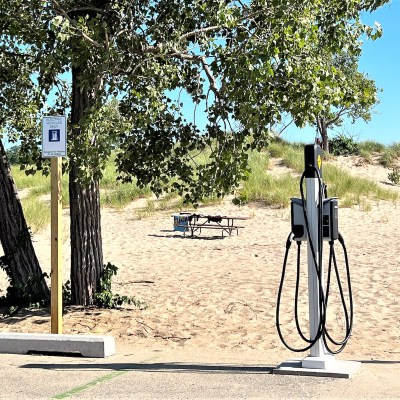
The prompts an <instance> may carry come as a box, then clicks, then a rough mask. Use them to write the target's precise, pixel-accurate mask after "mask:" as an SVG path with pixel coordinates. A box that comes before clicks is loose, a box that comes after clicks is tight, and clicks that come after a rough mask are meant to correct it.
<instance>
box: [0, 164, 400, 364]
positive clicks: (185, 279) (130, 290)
mask: <svg viewBox="0 0 400 400" xmlns="http://www.w3.org/2000/svg"><path fill="white" fill-rule="evenodd" d="M339 162H341V165H343V167H344V168H348V169H350V170H351V171H352V173H355V174H360V175H363V174H364V175H366V176H369V177H370V178H374V179H376V180H377V181H379V182H380V184H382V185H384V186H385V187H388V188H392V189H393V190H398V188H397V187H393V186H391V185H390V184H389V182H388V181H387V170H385V169H384V168H383V167H380V166H377V165H361V166H359V167H357V166H356V163H357V161H356V160H354V159H349V158H347V159H343V160H339ZM200 211H201V213H203V214H206V213H210V214H225V215H235V216H247V217H250V218H249V219H248V220H245V221H241V223H242V222H243V226H244V228H243V229H241V230H240V232H239V234H238V235H236V234H233V235H232V236H230V237H226V236H225V237H223V238H222V237H221V236H219V232H214V231H212V230H209V231H207V232H202V234H201V235H200V236H199V237H194V238H188V237H183V234H182V233H178V232H174V231H173V229H172V228H173V221H172V217H171V212H170V211H169V212H162V211H159V212H156V213H155V214H154V215H152V216H151V217H148V218H144V219H139V218H138V216H137V213H136V212H135V209H134V207H133V206H129V207H127V208H126V209H124V210H122V211H116V210H112V209H103V212H102V229H103V243H104V260H105V262H111V263H112V264H115V265H116V266H117V267H118V274H117V276H116V277H114V280H113V291H114V292H115V293H119V294H121V295H128V296H135V297H136V298H137V299H138V300H140V301H143V302H145V303H146V305H147V308H146V309H143V310H140V309H137V308H135V307H131V306H129V307H126V308H122V309H117V310H104V309H94V308H86V309H85V308H82V307H66V310H65V315H64V318H63V326H64V328H63V329H64V333H76V334H87V333H91V334H107V335H111V336H113V337H114V338H115V339H116V341H117V344H118V345H119V346H121V348H124V349H134V348H139V347H140V348H141V349H145V348H148V349H159V350H162V349H167V350H168V351H173V350H176V351H178V350H179V351H180V350H185V351H188V352H191V353H192V354H195V353H196V352H198V353H199V354H200V353H201V354H202V355H204V354H207V352H208V353H209V354H215V353H216V352H219V351H221V352H229V353H230V354H235V352H237V353H238V354H239V353H240V354H253V355H258V357H259V358H261V359H263V360H265V362H266V363H268V364H269V365H274V364H278V363H280V362H282V361H284V360H285V359H288V358H291V357H293V356H294V354H293V353H292V352H291V351H289V350H287V349H286V348H285V347H284V346H283V344H282V343H281V341H280V339H279V337H278V335H277V330H276V326H275V311H276V301H277V291H278V285H279V281H280V277H281V271H282V263H283V257H284V252H285V242H286V238H287V235H288V234H289V232H290V212H289V210H288V209H274V208H269V207H263V206H262V205H260V204H250V205H246V206H243V207H241V208H238V207H236V206H234V205H233V204H232V203H231V202H230V201H229V200H227V201H226V202H225V203H223V204H221V205H216V206H212V207H205V208H201V210H200ZM399 221H400V206H399V204H391V203H388V202H379V203H373V204H371V207H370V210H367V211H365V207H361V206H360V207H358V206H354V207H352V208H340V211H339V230H340V232H341V233H342V235H343V237H344V238H345V241H346V245H347V249H348V255H349V260H350V269H351V278H352V288H353V299H354V314H355V319H354V329H353V333H352V336H351V338H350V340H349V342H348V345H347V347H346V348H345V350H344V351H343V352H342V353H341V354H340V355H339V356H338V358H340V359H348V360H363V361H368V360H372V361H376V362H395V361H397V362H399V360H400V304H399V300H398V299H399V293H400V255H399V252H398V249H399V243H398V237H399ZM64 223H65V243H64V266H65V268H64V276H63V279H64V281H65V280H67V279H69V271H68V265H69V243H68V242H69V241H68V210H65V211H64ZM214 235H216V236H214ZM49 240H50V231H49V229H47V230H45V231H44V232H42V233H40V234H36V235H34V246H35V249H36V251H37V255H38V257H39V260H40V262H41V265H42V267H43V269H44V270H45V271H47V272H49V270H50V247H49V243H50V242H49ZM304 247H305V246H304ZM336 248H337V254H338V260H339V264H340V268H341V271H342V273H344V272H343V259H342V256H341V255H340V254H341V251H340V246H338V245H337V246H336ZM295 251H296V250H295V246H293V249H292V251H291V256H290V257H289V264H288V265H289V266H288V268H289V269H290V271H289V272H288V285H292V286H291V287H293V271H294V268H295V256H296V254H295ZM304 259H305V255H304ZM303 268H304V270H305V271H306V268H307V266H306V264H304V266H303ZM304 274H305V273H304ZM304 274H303V279H302V285H303V286H302V290H301V301H300V303H301V304H300V316H301V320H302V321H303V323H304V327H305V329H306V327H307V321H306V314H307V313H306V310H307V301H308V300H307V288H306V286H305V285H306V281H305V280H304ZM1 287H2V289H3V290H4V288H5V282H3V283H2V286H1ZM336 289H337V288H336V286H335V285H333V289H332V293H333V294H332V300H331V303H332V309H331V311H330V326H331V329H332V331H333V332H334V333H335V334H337V335H339V336H338V337H340V334H341V329H342V327H343V317H342V312H341V310H340V308H338V306H337V297H338V296H337V294H336V295H335V294H334V293H335V292H336V293H337V290H336ZM287 290H288V291H286V292H285V295H284V296H283V299H282V310H283V313H282V324H283V331H284V333H285V334H286V335H287V338H288V340H289V341H290V342H291V343H292V344H294V345H301V342H299V341H298V340H297V335H296V333H295V330H294V326H293V318H292V315H293V307H294V303H293V290H292V289H291V288H290V287H289V286H288V289H287ZM346 293H347V292H346ZM346 298H347V295H346ZM0 330H2V331H12V332H42V333H49V332H50V317H49V310H23V311H21V312H19V313H18V314H17V315H16V316H14V317H12V318H8V319H3V320H1V321H0ZM304 355H307V353H305V354H304Z"/></svg>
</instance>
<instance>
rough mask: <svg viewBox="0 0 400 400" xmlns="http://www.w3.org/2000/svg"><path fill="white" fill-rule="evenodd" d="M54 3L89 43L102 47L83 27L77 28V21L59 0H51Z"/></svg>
mask: <svg viewBox="0 0 400 400" xmlns="http://www.w3.org/2000/svg"><path fill="white" fill-rule="evenodd" d="M50 1H51V2H52V3H53V5H54V6H55V8H56V10H57V11H59V12H60V13H61V14H62V15H63V16H64V17H65V18H67V19H68V21H69V22H70V24H71V25H72V27H73V28H74V29H76V30H77V31H78V32H79V33H80V34H81V35H82V37H83V38H84V39H86V40H87V41H88V42H89V43H91V44H92V45H93V46H95V47H97V48H102V47H103V46H102V45H101V44H100V43H99V42H97V41H96V40H94V39H92V38H91V37H90V36H88V35H87V34H86V33H85V32H83V31H82V30H81V29H79V28H77V27H76V26H75V21H74V20H73V19H72V18H71V17H70V16H69V15H68V13H67V12H66V11H65V10H64V9H63V8H62V7H61V6H60V4H59V3H58V1H57V0H50Z"/></svg>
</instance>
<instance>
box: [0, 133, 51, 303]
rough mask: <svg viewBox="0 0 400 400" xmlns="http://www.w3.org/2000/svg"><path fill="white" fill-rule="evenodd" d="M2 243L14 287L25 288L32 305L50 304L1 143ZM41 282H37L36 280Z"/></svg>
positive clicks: (4, 258)
mask: <svg viewBox="0 0 400 400" xmlns="http://www.w3.org/2000/svg"><path fill="white" fill-rule="evenodd" d="M0 242H1V245H2V247H3V251H4V257H3V264H4V265H5V269H6V272H7V275H8V277H9V279H10V286H15V285H25V284H27V282H28V279H29V278H31V279H32V278H33V279H34V281H35V283H34V284H32V282H30V283H28V285H27V286H26V291H27V293H28V294H30V295H31V300H32V301H39V300H44V301H45V302H46V303H49V301H50V292H49V288H48V287H47V284H46V281H45V279H44V277H43V273H42V269H41V268H40V265H39V261H38V259H37V257H36V254H35V249H34V248H33V244H32V239H31V234H30V231H29V228H28V226H27V224H26V221H25V217H24V213H23V210H22V205H21V201H20V199H19V197H18V192H17V187H16V186H15V182H14V179H13V178H12V176H11V169H10V165H9V163H8V160H7V155H6V152H5V150H4V146H3V143H2V141H1V140H0ZM35 278H37V282H36V280H35Z"/></svg>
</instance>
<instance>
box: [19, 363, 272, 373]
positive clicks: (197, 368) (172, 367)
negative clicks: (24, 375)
mask: <svg viewBox="0 0 400 400" xmlns="http://www.w3.org/2000/svg"><path fill="white" fill-rule="evenodd" d="M20 368H37V369H52V370H57V369H59V370H61V369H64V370H74V369H77V370H80V369H81V370H84V369H86V370H92V369H106V370H115V371H142V372H195V373H231V374H271V373H272V371H273V369H274V368H275V367H270V366H243V365H219V364H181V363H152V364H146V363H137V364H136V363H106V364H84V363H81V364H80V363H75V364H71V363H65V364H55V363H49V364H45V363H43V364H39V363H37V364H25V365H21V367H20Z"/></svg>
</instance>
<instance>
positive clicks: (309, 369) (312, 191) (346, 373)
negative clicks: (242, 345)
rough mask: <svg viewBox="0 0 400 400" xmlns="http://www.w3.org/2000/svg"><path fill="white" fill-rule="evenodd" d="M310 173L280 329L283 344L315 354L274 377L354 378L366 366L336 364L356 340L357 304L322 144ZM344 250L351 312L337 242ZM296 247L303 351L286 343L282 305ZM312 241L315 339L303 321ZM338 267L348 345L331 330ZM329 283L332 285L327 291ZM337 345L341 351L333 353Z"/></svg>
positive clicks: (294, 221) (309, 160)
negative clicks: (303, 250) (302, 279)
mask: <svg viewBox="0 0 400 400" xmlns="http://www.w3.org/2000/svg"><path fill="white" fill-rule="evenodd" d="M304 164H305V169H304V172H303V174H302V177H301V179H300V192H301V198H300V199H297V198H295V199H291V227H292V231H291V233H290V234H289V237H288V239H287V242H286V253H285V258H284V264H283V270H282V277H281V283H280V287H279V291H278V300H277V310H276V326H277V330H278V334H279V337H280V339H281V341H282V342H283V344H284V345H285V346H286V347H287V348H288V349H289V350H292V351H294V352H305V351H309V355H308V356H307V357H305V358H303V359H290V360H287V361H285V362H283V363H282V364H281V365H279V366H278V367H277V368H275V369H274V374H281V375H309V376H324V377H341V378H350V377H351V376H352V375H353V373H354V372H356V371H357V369H358V368H359V367H360V365H361V363H359V362H354V361H339V360H336V358H335V354H338V353H339V352H340V351H342V350H343V348H344V347H345V346H346V344H347V341H348V339H349V337H350V335H351V330H352V325H353V302H352V295H351V281H350V271H349V265H348V258H347V250H346V247H345V244H344V240H343V237H342V236H341V235H340V233H339V228H338V213H339V209H338V199H337V198H335V197H332V198H328V197H327V190H326V186H325V184H324V183H323V181H322V150H321V148H320V146H318V145H316V144H311V145H306V146H305V148H304ZM304 179H305V181H306V182H305V187H306V196H305V195H304V189H303V186H304V185H303V181H304ZM335 241H338V242H339V243H340V244H341V245H342V249H343V253H344V257H345V264H346V274H347V287H348V293H349V302H350V307H349V309H348V307H347V305H346V301H345V298H344V294H343V290H342V284H341V281H340V276H339V271H338V267H337V262H336V257H335V252H334V243H335ZM293 242H295V243H296V244H297V246H298V253H297V281H296V294H295V322H296V327H297V331H298V333H299V335H300V337H301V339H302V340H303V341H304V342H305V343H306V344H305V346H304V347H302V348H294V347H292V346H291V345H289V344H288V342H287V340H286V339H285V338H284V336H283V334H282V331H281V327H280V303H281V296H282V290H283V286H284V281H285V273H286V264H287V260H288V254H289V249H290V247H291V244H292V243H293ZM302 242H307V266H308V268H307V275H308V301H309V304H308V312H309V318H308V319H309V337H307V336H306V335H305V334H304V333H303V332H302V331H301V328H300V324H299V322H298V316H297V301H298V291H299V288H298V284H299V273H300V245H301V243H302ZM324 242H325V243H327V244H329V249H330V253H329V268H328V277H327V279H326V281H327V282H324V281H325V271H324V266H323V244H324ZM332 265H333V266H334V270H335V275H336V279H337V283H338V288H339V291H340V298H341V302H342V308H343V313H344V316H345V321H346V334H345V338H344V339H343V340H339V341H338V340H335V339H333V338H332V336H331V335H330V334H329V332H328V330H327V327H326V313H327V306H328V297H329V285H330V280H331V279H330V278H331V270H332ZM325 283H326V286H325ZM331 345H334V346H336V347H338V349H336V350H332V349H331Z"/></svg>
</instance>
